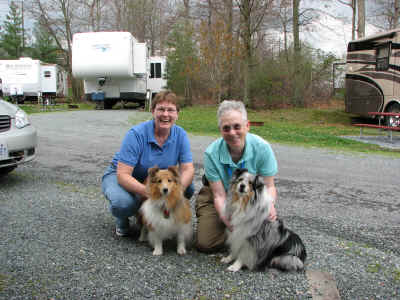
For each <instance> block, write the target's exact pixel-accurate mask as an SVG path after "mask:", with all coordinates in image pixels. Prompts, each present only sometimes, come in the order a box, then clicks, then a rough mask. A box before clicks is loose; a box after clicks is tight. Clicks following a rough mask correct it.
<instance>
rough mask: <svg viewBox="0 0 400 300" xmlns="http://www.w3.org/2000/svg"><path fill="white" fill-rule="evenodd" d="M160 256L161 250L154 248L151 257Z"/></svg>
mask: <svg viewBox="0 0 400 300" xmlns="http://www.w3.org/2000/svg"><path fill="white" fill-rule="evenodd" d="M162 254H163V250H162V248H158V247H156V248H154V250H153V255H154V256H160V255H162Z"/></svg>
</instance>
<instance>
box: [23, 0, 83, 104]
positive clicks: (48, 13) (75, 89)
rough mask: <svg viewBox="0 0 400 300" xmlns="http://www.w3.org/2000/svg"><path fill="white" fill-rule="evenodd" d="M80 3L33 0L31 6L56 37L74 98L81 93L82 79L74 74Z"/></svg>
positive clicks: (35, 14)
mask: <svg viewBox="0 0 400 300" xmlns="http://www.w3.org/2000/svg"><path fill="white" fill-rule="evenodd" d="M79 7H80V6H79V3H77V2H75V1H74V0H32V2H31V6H30V7H29V11H30V13H32V15H33V16H41V22H42V24H43V26H44V27H45V28H46V29H47V31H48V32H49V34H50V35H51V36H52V37H53V38H54V40H55V42H56V44H57V47H58V49H59V54H60V63H59V64H60V65H62V66H63V67H64V69H65V70H66V71H67V72H68V75H69V78H70V80H71V85H72V93H73V98H74V99H79V98H80V95H81V84H80V81H78V80H75V79H74V78H73V76H72V66H71V63H72V51H71V48H72V35H73V33H74V28H73V25H72V24H74V21H75V18H74V17H75V16H76V12H75V9H78V8H79Z"/></svg>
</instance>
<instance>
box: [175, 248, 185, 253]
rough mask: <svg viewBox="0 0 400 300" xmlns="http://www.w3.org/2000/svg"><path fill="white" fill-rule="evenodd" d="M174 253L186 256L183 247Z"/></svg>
mask: <svg viewBox="0 0 400 300" xmlns="http://www.w3.org/2000/svg"><path fill="white" fill-rule="evenodd" d="M176 252H177V253H178V254H179V255H185V254H186V249H185V247H178V250H177V251H176Z"/></svg>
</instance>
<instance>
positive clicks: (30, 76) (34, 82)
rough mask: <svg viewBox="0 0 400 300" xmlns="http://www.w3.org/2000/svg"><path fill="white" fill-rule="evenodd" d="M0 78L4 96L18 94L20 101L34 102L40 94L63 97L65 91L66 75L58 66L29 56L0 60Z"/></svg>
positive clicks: (40, 96) (38, 98) (39, 97)
mask: <svg viewBox="0 0 400 300" xmlns="http://www.w3.org/2000/svg"><path fill="white" fill-rule="evenodd" d="M0 78H1V80H2V92H3V94H4V96H14V95H15V94H18V97H19V99H20V100H19V102H22V103H23V102H24V101H26V100H27V101H35V102H36V101H38V100H40V99H42V96H43V97H44V98H46V99H47V98H55V97H64V96H65V95H66V91H67V76H66V73H65V72H64V71H63V70H62V69H61V68H60V67H59V66H57V65H55V64H46V63H43V62H41V61H40V60H37V59H31V58H29V57H21V58H20V59H14V60H0ZM16 91H18V92H16Z"/></svg>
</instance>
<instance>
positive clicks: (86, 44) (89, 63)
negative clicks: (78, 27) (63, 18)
mask: <svg viewBox="0 0 400 300" xmlns="http://www.w3.org/2000/svg"><path fill="white" fill-rule="evenodd" d="M164 64H165V63H164ZM149 72H150V58H149V57H148V50H147V45H146V43H139V42H138V41H137V40H136V39H135V38H134V37H133V36H132V34H131V33H129V32H82V33H76V34H74V36H73V43H72V74H73V76H74V77H75V78H78V79H83V84H84V90H85V98H86V99H87V100H93V101H98V103H102V104H103V107H104V108H105V109H110V108H112V107H113V105H114V104H116V103H117V102H118V101H124V102H136V103H138V104H139V105H142V106H144V105H145V103H146V101H148V100H150V99H151V95H152V94H154V93H157V92H159V91H160V88H159V87H158V88H157V86H156V85H155V84H154V85H152V84H150V78H149ZM163 85H165V84H163Z"/></svg>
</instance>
